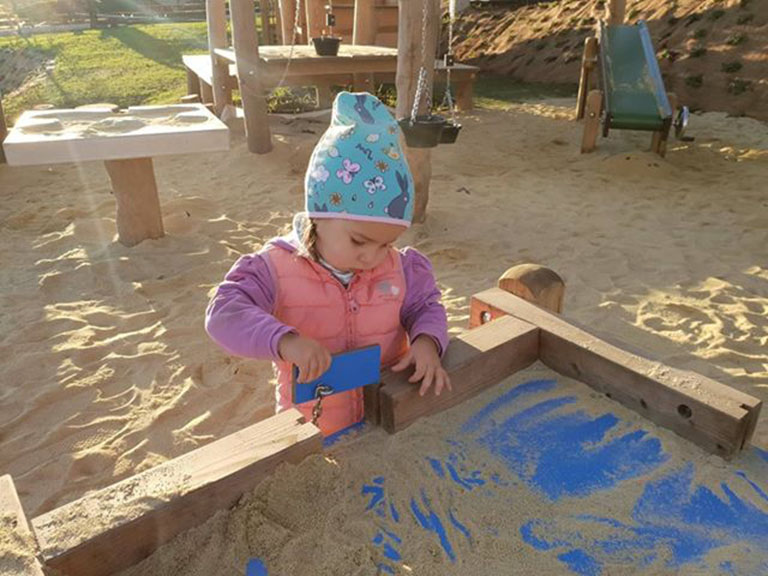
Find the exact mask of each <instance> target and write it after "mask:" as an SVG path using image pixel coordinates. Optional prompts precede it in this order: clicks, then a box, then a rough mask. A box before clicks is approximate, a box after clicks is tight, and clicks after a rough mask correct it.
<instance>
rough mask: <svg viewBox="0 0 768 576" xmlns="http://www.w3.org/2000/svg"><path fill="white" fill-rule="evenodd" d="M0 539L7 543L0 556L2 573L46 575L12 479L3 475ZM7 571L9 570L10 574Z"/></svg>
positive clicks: (0, 487) (0, 501)
mask: <svg viewBox="0 0 768 576" xmlns="http://www.w3.org/2000/svg"><path fill="white" fill-rule="evenodd" d="M0 517H2V520H3V523H2V525H1V526H0V538H1V539H2V541H3V543H4V544H5V545H4V546H3V549H2V557H0V569H3V574H13V575H14V576H43V567H42V565H41V564H40V562H39V561H38V559H37V542H36V540H35V535H34V534H33V533H32V530H31V529H30V527H29V523H28V522H27V517H26V515H25V514H24V509H23V508H22V507H21V501H20V500H19V495H18V494H17V493H16V487H15V486H14V484H13V479H12V478H11V477H10V476H9V475H7V474H6V475H5V476H0ZM5 570H8V571H7V572H6V571H5Z"/></svg>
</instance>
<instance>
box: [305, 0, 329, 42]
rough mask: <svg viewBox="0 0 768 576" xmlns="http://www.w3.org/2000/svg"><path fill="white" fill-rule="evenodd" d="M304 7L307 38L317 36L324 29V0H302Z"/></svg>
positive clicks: (310, 38)
mask: <svg viewBox="0 0 768 576" xmlns="http://www.w3.org/2000/svg"><path fill="white" fill-rule="evenodd" d="M303 1H304V3H305V8H306V15H305V17H306V21H307V39H308V40H309V41H311V40H312V38H317V37H319V36H321V35H322V34H323V30H325V0H303Z"/></svg>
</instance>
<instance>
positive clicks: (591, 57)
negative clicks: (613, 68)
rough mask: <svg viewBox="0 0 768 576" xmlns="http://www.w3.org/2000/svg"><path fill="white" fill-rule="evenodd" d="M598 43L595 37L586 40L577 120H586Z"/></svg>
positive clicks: (577, 105) (577, 102) (577, 103)
mask: <svg viewBox="0 0 768 576" xmlns="http://www.w3.org/2000/svg"><path fill="white" fill-rule="evenodd" d="M597 50H598V41H597V38H595V37H590V38H586V39H585V40H584V57H583V58H582V60H581V77H580V78H579V96H578V99H577V101H576V120H581V119H582V118H584V110H585V108H586V106H587V94H589V91H590V90H592V87H593V85H594V83H595V82H594V79H595V74H594V72H595V68H596V66H597Z"/></svg>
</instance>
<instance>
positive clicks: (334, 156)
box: [304, 92, 413, 227]
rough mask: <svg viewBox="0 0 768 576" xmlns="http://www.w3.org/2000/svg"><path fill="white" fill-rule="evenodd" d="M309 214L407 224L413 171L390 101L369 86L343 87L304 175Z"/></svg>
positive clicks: (411, 204) (311, 215)
mask: <svg viewBox="0 0 768 576" xmlns="http://www.w3.org/2000/svg"><path fill="white" fill-rule="evenodd" d="M304 190H305V194H306V211H307V213H308V215H309V217H310V218H343V219H346V220H364V221H374V222H384V223H388V224H398V225H401V226H405V227H408V226H410V224H411V217H412V216H413V177H412V176H411V171H410V170H409V169H408V164H407V163H406V160H405V156H404V154H403V150H402V148H401V147H400V129H399V127H398V125H397V122H396V121H395V119H394V118H393V117H392V114H390V113H389V111H388V110H387V108H386V106H384V105H383V104H382V103H381V101H380V100H379V99H378V98H376V97H375V96H373V95H371V94H368V93H367V92H361V93H358V94H352V93H350V92H341V93H339V95H338V96H336V100H335V101H334V102H333V115H332V117H331V125H330V126H329V127H328V130H326V132H325V134H323V136H322V137H321V138H320V142H318V144H317V146H316V147H315V150H314V152H313V153H312V157H311V158H310V159H309V167H308V168H307V175H306V178H305V181H304Z"/></svg>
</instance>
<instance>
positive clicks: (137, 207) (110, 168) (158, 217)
mask: <svg viewBox="0 0 768 576" xmlns="http://www.w3.org/2000/svg"><path fill="white" fill-rule="evenodd" d="M104 166H105V167H106V169H107V174H109V180H110V181H111V183H112V191H113V192H114V195H115V202H116V204H117V235H118V239H119V240H120V243H121V244H123V245H124V246H135V245H136V244H138V243H139V242H142V241H143V240H147V239H154V238H162V237H163V236H165V230H164V229H163V215H162V212H161V210H160V199H159V197H158V195H157V183H156V182H155V172H154V170H153V168H152V158H131V159H128V160H105V161H104Z"/></svg>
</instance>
